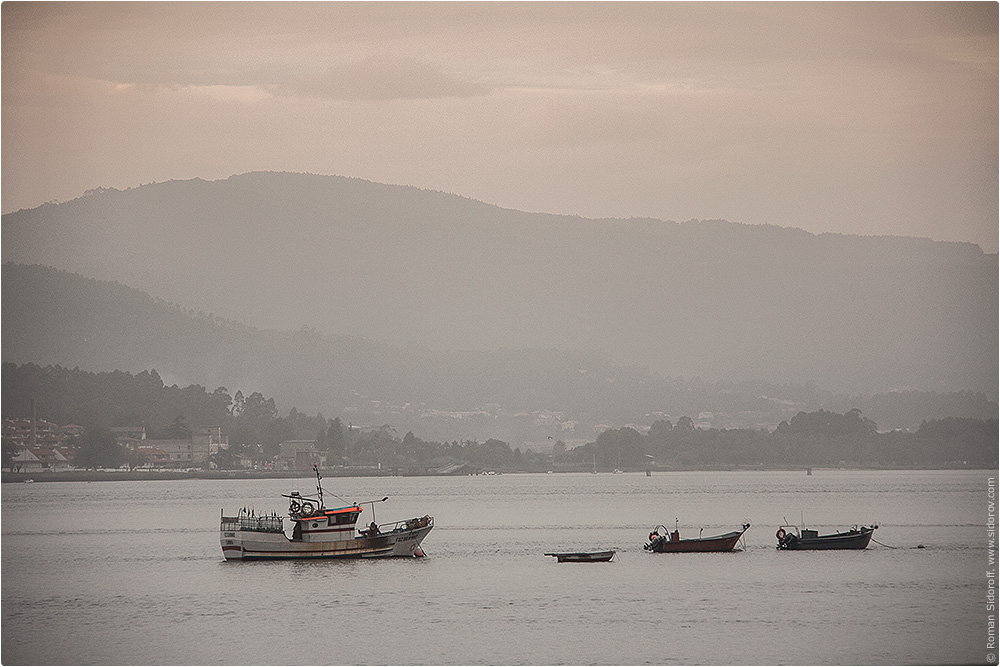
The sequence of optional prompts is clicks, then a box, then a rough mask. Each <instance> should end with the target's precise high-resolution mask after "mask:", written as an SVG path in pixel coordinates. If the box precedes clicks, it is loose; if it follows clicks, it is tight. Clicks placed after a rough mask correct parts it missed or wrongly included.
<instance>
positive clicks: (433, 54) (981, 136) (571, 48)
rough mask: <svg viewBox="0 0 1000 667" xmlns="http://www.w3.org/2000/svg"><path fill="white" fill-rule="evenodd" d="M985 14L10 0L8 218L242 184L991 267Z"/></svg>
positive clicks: (805, 7)
mask: <svg viewBox="0 0 1000 667" xmlns="http://www.w3.org/2000/svg"><path fill="white" fill-rule="evenodd" d="M997 7H998V5H997V3H995V2H982V3H955V2H946V3H930V2H919V3H912V4H911V3H897V2H892V3H850V4H831V3H803V4H798V3H775V4H771V3H767V4H758V3H750V2H740V3H732V4H729V3H725V4H723V3H692V4H688V3H655V2H646V3H635V4H632V3H628V4H626V3H579V4H578V3H533V2H532V3H468V4H466V3H440V4H438V3H419V2H410V3H400V4H396V3H283V2H280V3H248V4H242V3H220V4H214V3H199V2H183V3H134V4H131V3H90V2H74V3H66V4H61V3H12V2H4V3H3V5H2V17H3V41H2V47H3V52H2V69H3V87H2V124H3V136H2V154H3V155H2V157H3V165H2V166H3V169H2V210H3V212H5V213H6V212H10V211H13V210H17V209H19V208H30V207H34V206H37V205H39V204H41V203H43V202H45V201H49V200H59V201H65V200H68V199H72V198H74V197H77V196H80V195H81V194H82V193H83V192H84V190H87V189H90V188H95V187H115V188H125V187H129V186H137V185H140V184H143V183H149V182H153V181H165V180H170V179H187V178H194V177H200V178H204V179H217V178H226V177H228V176H230V175H232V174H238V173H243V172H247V171H253V170H273V171H295V172H311V173H317V174H337V175H343V176H356V177H359V178H363V179H367V180H372V181H377V182H381V183H396V184H403V185H414V186H418V187H421V188H427V189H433V190H441V191H445V192H451V193H455V194H459V195H463V196H466V197H472V198H475V199H479V200H482V201H486V202H490V203H494V204H498V205H500V206H503V207H507V208H515V209H520V210H526V211H543V212H550V213H566V214H576V215H581V216H585V217H631V216H648V217H653V218H659V219H663V220H676V221H681V220H689V219H691V218H701V219H709V218H724V219H727V220H730V221H733V222H745V223H754V224H757V223H771V224H776V225H781V226H784V227H799V228H802V229H806V230H809V231H811V232H816V233H819V232H826V231H829V232H843V233H857V234H899V235H906V236H927V237H930V238H933V239H939V240H955V241H973V242H975V243H978V244H980V245H981V246H982V247H983V249H984V250H986V251H988V252H997V232H998V168H997V167H998V151H997V146H998V116H997V100H998V85H997V54H998V40H997V33H998V25H997V11H998V10H997Z"/></svg>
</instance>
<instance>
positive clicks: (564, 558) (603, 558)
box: [545, 551, 615, 563]
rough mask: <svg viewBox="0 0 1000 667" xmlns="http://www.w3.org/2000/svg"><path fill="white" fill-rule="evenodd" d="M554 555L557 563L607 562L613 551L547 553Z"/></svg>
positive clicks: (613, 555) (613, 554) (612, 555)
mask: <svg viewBox="0 0 1000 667" xmlns="http://www.w3.org/2000/svg"><path fill="white" fill-rule="evenodd" d="M545 555H546V556H555V557H556V561H557V562H559V563H607V562H608V561H610V560H611V559H613V558H614V557H615V552H614V551H576V552H563V553H548V554H545Z"/></svg>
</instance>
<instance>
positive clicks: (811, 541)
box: [775, 525, 878, 551]
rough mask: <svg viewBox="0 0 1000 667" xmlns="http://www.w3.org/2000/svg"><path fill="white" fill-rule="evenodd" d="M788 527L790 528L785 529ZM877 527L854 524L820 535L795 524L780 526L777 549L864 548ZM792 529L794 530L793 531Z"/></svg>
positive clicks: (777, 534)
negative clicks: (799, 527)
mask: <svg viewBox="0 0 1000 667" xmlns="http://www.w3.org/2000/svg"><path fill="white" fill-rule="evenodd" d="M785 528H790V529H791V530H785ZM876 528H878V526H877V525H873V526H854V527H853V528H851V529H850V530H848V531H845V532H841V531H837V532H836V533H831V534H829V535H820V534H819V531H815V530H809V529H808V528H802V529H801V530H800V529H798V528H796V527H795V526H782V527H781V528H779V529H778V532H777V533H776V534H775V537H777V538H778V549H781V550H788V551H799V550H804V549H865V548H867V547H868V543H869V542H870V541H871V539H872V533H874V532H875V529H876ZM793 531H794V532H793Z"/></svg>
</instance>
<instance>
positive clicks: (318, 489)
mask: <svg viewBox="0 0 1000 667" xmlns="http://www.w3.org/2000/svg"><path fill="white" fill-rule="evenodd" d="M313 472H315V473H316V493H318V494H319V508H320V509H323V508H324V507H325V505H323V484H322V483H321V482H320V480H321V479H323V478H322V477H320V476H319V466H318V465H316V464H315V463H314V464H313Z"/></svg>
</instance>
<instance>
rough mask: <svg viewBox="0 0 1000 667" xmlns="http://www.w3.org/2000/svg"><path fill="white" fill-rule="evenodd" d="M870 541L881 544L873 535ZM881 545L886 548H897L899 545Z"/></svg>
mask: <svg viewBox="0 0 1000 667" xmlns="http://www.w3.org/2000/svg"><path fill="white" fill-rule="evenodd" d="M872 542H874V543H875V544H882V543H881V542H879V541H878V540H876V539H875V538H874V537H873V538H872ZM882 546H883V547H885V548H887V549H898V548H899V547H892V546H889V545H888V544H882Z"/></svg>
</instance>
